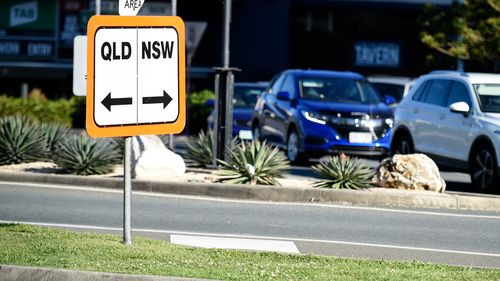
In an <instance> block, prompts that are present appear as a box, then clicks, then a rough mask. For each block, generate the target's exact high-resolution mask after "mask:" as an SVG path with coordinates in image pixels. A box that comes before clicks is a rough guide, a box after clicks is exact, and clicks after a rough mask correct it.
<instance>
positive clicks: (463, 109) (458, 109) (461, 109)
mask: <svg viewBox="0 0 500 281" xmlns="http://www.w3.org/2000/svg"><path fill="white" fill-rule="evenodd" d="M450 111H451V112H455V113H460V114H463V115H464V116H465V117H467V115H469V111H470V107H469V105H468V104H467V103H466V102H463V101H459V102H455V103H452V104H450Z"/></svg>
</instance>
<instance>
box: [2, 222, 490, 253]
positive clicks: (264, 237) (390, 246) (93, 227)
mask: <svg viewBox="0 0 500 281" xmlns="http://www.w3.org/2000/svg"><path fill="white" fill-rule="evenodd" d="M0 223H18V224H28V225H38V226H48V227H61V228H73V229H91V230H108V231H122V230H123V229H122V228H117V227H102V226H91V225H77V224H59V223H41V222H22V221H5V220H0ZM132 231H134V232H142V233H156V234H166V235H192V236H206V237H225V238H240V239H262V240H276V241H294V242H315V243H326V244H338V245H351V246H365V247H376V248H386V249H396V250H409V251H423V252H435V253H444V254H458V255H471V256H484V257H493V258H500V254H497V253H485V252H471V251H461V250H449V249H436V248H423V247H409V246H398V245H387V244H374V243H362V242H350V241H338V240H321V239H306V238H295V237H272V236H253V235H240V234H216V233H203V232H189V231H177V230H162V229H146V228H132Z"/></svg>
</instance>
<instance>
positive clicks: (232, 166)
mask: <svg viewBox="0 0 500 281" xmlns="http://www.w3.org/2000/svg"><path fill="white" fill-rule="evenodd" d="M226 153H227V154H228V156H229V162H225V161H222V160H217V161H218V162H219V163H220V164H221V170H220V171H219V172H218V173H217V174H218V175H219V176H221V178H220V180H221V181H223V182H225V183H233V184H241V183H250V184H252V185H255V184H267V185H279V183H278V181H276V178H281V177H282V176H281V174H282V172H283V171H284V170H286V169H287V168H289V167H290V165H289V162H288V161H287V160H286V157H285V155H284V154H283V153H282V152H280V151H279V149H278V148H277V147H272V146H271V145H269V144H267V143H266V142H263V143H260V142H254V141H252V142H249V143H245V142H241V143H240V144H239V145H238V146H237V147H236V148H235V149H228V151H227V152H226Z"/></svg>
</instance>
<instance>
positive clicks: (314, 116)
mask: <svg viewBox="0 0 500 281" xmlns="http://www.w3.org/2000/svg"><path fill="white" fill-rule="evenodd" d="M302 115H304V118H306V119H307V120H309V121H311V122H314V123H318V124H321V125H325V124H326V121H327V117H326V116H324V115H320V114H318V113H313V112H309V111H302Z"/></svg>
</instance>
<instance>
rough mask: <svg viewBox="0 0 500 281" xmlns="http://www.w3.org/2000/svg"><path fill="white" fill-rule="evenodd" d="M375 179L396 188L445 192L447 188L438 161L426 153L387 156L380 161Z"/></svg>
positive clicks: (381, 184) (380, 183) (381, 183)
mask: <svg viewBox="0 0 500 281" xmlns="http://www.w3.org/2000/svg"><path fill="white" fill-rule="evenodd" d="M373 180H374V182H376V183H377V184H378V185H380V186H383V187H387V188H396V189H411V190H430V191H436V192H444V190H445V188H446V183H445V182H444V180H443V178H441V175H440V174H439V169H438V167H437V165H436V163H434V161H432V159H430V158H429V157H428V156H427V155H425V154H408V155H399V154H396V155H394V156H393V157H392V158H387V159H385V160H384V161H382V163H380V166H379V167H378V168H377V173H376V174H375V176H374V178H373Z"/></svg>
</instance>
